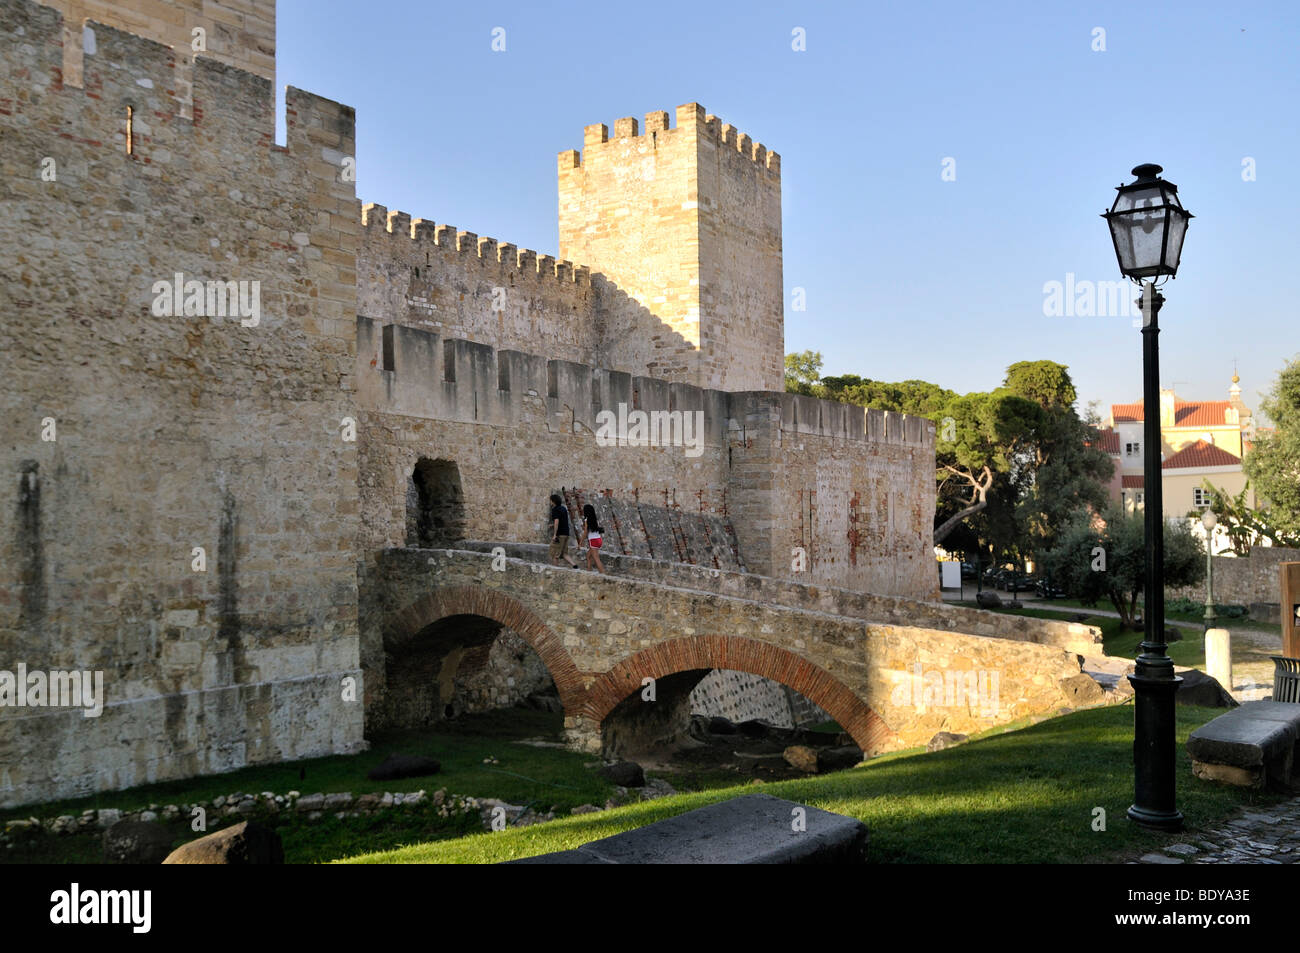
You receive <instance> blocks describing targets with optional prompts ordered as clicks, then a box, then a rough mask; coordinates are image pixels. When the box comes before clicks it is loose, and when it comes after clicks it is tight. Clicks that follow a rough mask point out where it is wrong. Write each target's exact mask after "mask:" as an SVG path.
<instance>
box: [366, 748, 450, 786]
mask: <svg viewBox="0 0 1300 953" xmlns="http://www.w3.org/2000/svg"><path fill="white" fill-rule="evenodd" d="M440 770H442V765H441V764H440V763H439V762H437V761H435V760H434V759H433V758H427V757H425V756H424V755H421V754H390V755H389V756H388V757H387V758H385V759H384V760H383V761H382V762H380V764H378V765H376V766H375V767H374V768H371V769H370V773H369V774H367V775H366V777H367V778H369V779H370V780H371V781H396V780H399V779H401V778H422V777H424V776H426V775H429V774H437V773H438V772H439V771H440Z"/></svg>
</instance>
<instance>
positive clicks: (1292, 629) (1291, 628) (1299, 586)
mask: <svg viewBox="0 0 1300 953" xmlns="http://www.w3.org/2000/svg"><path fill="white" fill-rule="evenodd" d="M1280 571H1281V576H1282V654H1283V655H1285V656H1286V657H1287V658H1300V563H1282V564H1281V569H1280Z"/></svg>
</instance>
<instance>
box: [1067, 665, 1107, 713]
mask: <svg viewBox="0 0 1300 953" xmlns="http://www.w3.org/2000/svg"><path fill="white" fill-rule="evenodd" d="M1061 690H1062V691H1063V692H1064V693H1065V697H1066V699H1067V701H1068V703H1069V707H1071V708H1083V707H1085V706H1088V705H1096V704H1098V703H1099V702H1101V701H1103V700H1104V699H1105V697H1106V690H1105V689H1104V688H1102V687H1101V685H1099V684H1098V683H1097V680H1096V679H1095V678H1093V677H1092V676H1091V675H1088V674H1085V673H1083V672H1080V673H1079V674H1078V675H1071V676H1070V677H1069V678H1066V679H1062V681H1061Z"/></svg>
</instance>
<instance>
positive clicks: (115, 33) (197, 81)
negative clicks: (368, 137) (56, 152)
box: [0, 0, 356, 196]
mask: <svg viewBox="0 0 1300 953" xmlns="http://www.w3.org/2000/svg"><path fill="white" fill-rule="evenodd" d="M0 22H2V23H3V28H2V29H0V51H2V52H0V55H2V56H3V59H4V61H5V62H6V64H8V66H9V68H10V71H11V75H12V76H14V77H15V78H18V79H21V80H23V81H25V82H26V83H28V84H30V85H31V86H32V87H34V88H35V89H37V90H39V91H40V92H42V93H43V94H46V95H55V96H62V97H69V98H74V97H75V98H76V99H77V100H78V101H79V106H78V109H77V115H76V123H75V125H74V126H69V125H68V124H67V123H61V124H60V125H61V126H62V128H58V129H54V128H51V129H49V130H48V132H49V133H50V134H51V135H52V136H55V137H58V138H62V139H65V140H69V139H70V140H71V141H73V142H76V143H77V144H79V145H81V146H90V147H101V148H104V149H112V150H117V151H120V152H126V146H127V109H128V107H129V108H130V110H131V147H132V148H131V155H132V156H133V157H135V158H136V159H138V160H139V161H140V162H141V164H142V165H144V166H146V167H148V166H154V165H158V164H170V163H172V162H174V161H176V160H180V161H182V162H183V161H185V159H186V158H188V157H189V156H190V155H191V154H193V153H194V152H196V151H197V150H206V149H216V150H222V151H229V150H230V149H232V148H237V149H241V150H242V149H254V148H261V149H265V150H266V152H267V153H268V154H269V153H272V152H275V153H279V154H285V153H288V154H291V155H294V156H300V157H302V158H303V159H304V160H306V161H308V162H311V161H314V160H317V159H320V160H323V161H325V162H328V163H330V164H332V165H334V166H341V165H342V160H343V157H344V155H345V154H346V155H351V154H352V152H353V151H354V150H353V142H354V135H355V118H356V117H355V111H354V110H353V109H352V108H351V107H348V106H344V105H342V104H340V103H336V102H333V101H331V100H327V99H324V98H322V97H318V96H315V95H313V94H311V93H307V92H305V91H303V90H299V89H296V88H294V87H288V91H287V94H286V97H285V99H286V113H287V129H288V135H287V147H284V148H282V147H278V146H276V144H275V111H274V110H275V97H274V88H273V84H272V81H271V80H270V79H268V78H267V77H266V76H263V75H259V74H257V73H254V72H250V71H248V70H245V69H242V68H240V67H237V66H233V65H230V64H229V63H227V62H223V61H222V60H221V59H219V58H216V57H211V56H206V55H204V54H197V55H195V56H194V57H193V59H192V61H191V59H190V58H189V57H188V56H186V57H184V62H182V61H181V58H180V57H178V55H177V53H176V51H175V50H174V49H173V48H172V47H171V46H169V45H167V44H166V43H163V42H160V41H158V40H155V39H151V38H148V37H144V36H140V35H137V34H136V33H132V32H129V31H127V30H123V29H120V28H118V27H115V26H111V25H108V24H105V23H101V22H99V21H97V20H94V19H91V18H87V19H85V20H84V22H83V23H79V24H77V23H74V24H65V23H64V15H63V13H62V12H61V11H60V10H58V9H56V8H54V7H50V6H44V5H42V4H38V3H35V2H31V0H4V2H3V3H2V4H0ZM67 38H71V39H70V40H69V42H73V41H75V42H79V43H80V44H81V50H80V52H81V55H82V59H81V76H80V77H79V79H80V85H79V86H78V85H73V84H71V83H68V82H65V75H64V73H65V51H64V43H65V39H67ZM9 108H11V111H12V112H13V114H14V115H18V116H21V115H24V114H29V113H33V112H34V111H35V110H36V108H37V104H36V103H33V102H29V101H27V100H26V99H16V100H13V101H12V105H11V107H9ZM322 147H324V148H322ZM329 177H330V178H333V179H335V180H336V181H337V182H338V184H339V185H340V188H339V189H338V190H337V191H338V193H339V195H340V196H342V195H343V194H344V193H348V194H351V192H352V186H351V185H350V184H346V183H345V182H344V181H343V178H342V176H339V175H338V174H337V173H331V174H330V176H329ZM344 186H346V187H344Z"/></svg>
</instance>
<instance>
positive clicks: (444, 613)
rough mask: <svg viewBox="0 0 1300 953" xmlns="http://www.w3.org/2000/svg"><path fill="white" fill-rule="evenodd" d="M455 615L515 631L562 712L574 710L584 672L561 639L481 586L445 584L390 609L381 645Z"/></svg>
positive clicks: (391, 645)
mask: <svg viewBox="0 0 1300 953" xmlns="http://www.w3.org/2000/svg"><path fill="white" fill-rule="evenodd" d="M456 615H476V616H482V617H483V618H485V619H491V620H492V621H493V622H500V623H501V624H502V625H503V626H505V627H506V628H507V629H513V630H514V631H515V632H518V633H519V635H520V636H521V637H522V638H523V640H524V641H525V642H527V643H528V644H529V645H530V646H532V648H533V651H535V652H536V653H537V655H538V656H539V657H540V658H541V660H542V664H543V665H545V666H546V670H547V671H548V672H550V673H551V678H552V679H553V680H554V681H555V688H556V691H557V692H558V693H559V696H560V703H561V704H563V705H564V710H565V711H566V712H571V713H572V712H575V711H577V710H578V709H579V708H580V706H581V704H582V698H583V694H584V684H583V679H582V676H581V675H580V674H579V672H578V667H577V666H576V665H575V664H574V663H573V659H572V658H571V657H570V656H569V653H568V652H567V651H565V648H564V643H563V642H562V641H561V639H560V637H559V636H558V635H556V634H555V633H554V632H553V631H551V628H550V626H548V625H547V624H546V623H545V622H543V621H542V619H541V618H540V617H539V616H538V615H537V613H535V612H533V611H532V610H531V609H529V608H528V607H527V606H525V605H524V604H523V603H521V602H519V601H518V600H517V599H514V598H512V597H511V596H508V595H506V594H505V593H503V592H500V591H498V590H496V589H488V588H485V587H483V586H443V587H441V588H439V589H435V590H434V591H433V592H430V593H427V594H426V595H423V596H421V597H420V598H419V599H417V600H416V601H415V602H413V603H411V604H410V605H409V606H407V607H406V608H405V609H402V610H401V611H399V612H396V613H394V615H393V617H392V619H391V620H390V622H389V624H388V626H387V627H386V628H385V630H384V648H385V649H386V650H388V651H401V650H402V649H403V648H404V647H406V646H407V645H409V644H410V642H411V641H412V640H413V639H415V638H416V636H418V635H419V634H420V632H422V631H424V630H425V629H426V628H428V627H429V626H431V625H433V623H435V622H438V621H439V620H441V619H446V618H448V617H450V616H456Z"/></svg>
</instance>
